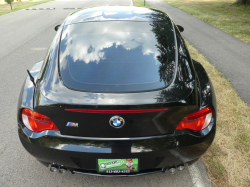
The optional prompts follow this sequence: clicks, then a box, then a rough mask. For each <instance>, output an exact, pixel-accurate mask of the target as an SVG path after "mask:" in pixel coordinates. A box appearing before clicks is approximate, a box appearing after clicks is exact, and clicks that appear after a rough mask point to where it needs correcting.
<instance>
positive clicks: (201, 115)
mask: <svg viewBox="0 0 250 187" xmlns="http://www.w3.org/2000/svg"><path fill="white" fill-rule="evenodd" d="M211 120H212V110H211V108H209V107H207V108H204V109H202V110H200V111H198V112H195V113H193V114H189V115H187V116H186V117H184V118H183V119H182V120H181V122H180V123H179V125H178V126H177V127H176V129H191V130H194V131H201V130H203V129H205V128H207V126H208V125H209V123H210V122H211Z"/></svg>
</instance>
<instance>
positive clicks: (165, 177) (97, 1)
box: [0, 0, 211, 187]
mask: <svg viewBox="0 0 250 187" xmlns="http://www.w3.org/2000/svg"><path fill="white" fill-rule="evenodd" d="M107 4H108V5H118V4H119V5H130V4H131V1H130V0H78V1H71V0H57V1H53V2H50V3H46V4H43V5H39V6H36V7H37V8H55V9H53V10H21V11H18V12H14V13H11V14H8V15H4V16H0V80H1V81H0V104H1V107H0V120H1V123H0V129H1V131H0V186H1V187H8V186H11V187H14V186H37V187H38V186H60V187H63V186H67V187H68V186H102V187H103V186H126V187H127V186H138V187H145V186H159V187H161V186H171V187H174V186H176V187H177V186H180V187H182V186H185V187H191V186H199V187H201V186H211V183H210V182H209V180H208V177H207V174H206V169H205V166H204V164H203V162H202V161H198V162H197V163H196V164H194V165H192V166H190V167H187V169H185V170H184V171H182V172H177V173H176V174H175V175H171V174H169V173H168V172H166V173H164V174H162V173H158V174H153V175H147V176H141V177H131V178H102V177H93V176H85V175H77V174H75V175H71V174H69V173H68V174H66V175H60V174H59V173H56V174H54V173H51V172H50V171H49V169H48V168H46V167H44V166H42V165H41V164H40V163H39V162H37V161H36V160H35V159H34V158H33V157H32V156H30V155H29V154H28V153H27V152H26V151H25V150H24V148H23V147H22V145H21V143H20V142H19V138H18V134H17V122H16V106H17V100H18V96H19V92H20V89H21V86H22V84H23V81H24V79H25V78H26V76H27V72H26V70H27V69H31V68H32V66H33V65H34V64H35V63H36V62H38V61H40V60H42V59H43V58H44V57H45V54H46V51H47V49H48V47H49V45H50V43H51V41H52V39H53V37H54V35H55V33H56V32H55V31H54V27H55V26H56V25H58V24H60V23H61V22H62V21H63V20H64V19H65V17H66V16H67V15H68V14H69V13H70V12H72V11H74V10H73V9H65V8H85V7H92V6H97V5H107Z"/></svg>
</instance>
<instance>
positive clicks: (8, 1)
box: [4, 0, 14, 4]
mask: <svg viewBox="0 0 250 187" xmlns="http://www.w3.org/2000/svg"><path fill="white" fill-rule="evenodd" d="M4 1H5V2H6V3H8V4H10V1H11V3H12V2H13V1H14V0H4Z"/></svg>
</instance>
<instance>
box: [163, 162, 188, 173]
mask: <svg viewBox="0 0 250 187" xmlns="http://www.w3.org/2000/svg"><path fill="white" fill-rule="evenodd" d="M184 169H185V166H184V164H181V165H178V166H172V167H169V168H165V170H168V172H169V173H171V174H175V173H176V172H177V171H183V170H184Z"/></svg>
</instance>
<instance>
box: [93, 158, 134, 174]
mask: <svg viewBox="0 0 250 187" xmlns="http://www.w3.org/2000/svg"><path fill="white" fill-rule="evenodd" d="M97 164H98V166H97V167H98V172H99V173H120V174H126V173H135V172H138V171H139V169H138V166H139V164H138V158H128V159H98V161H97Z"/></svg>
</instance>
